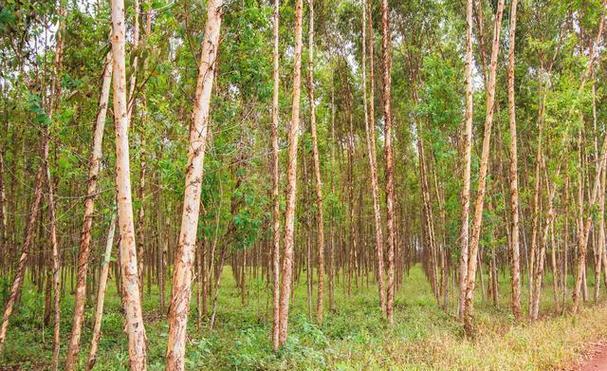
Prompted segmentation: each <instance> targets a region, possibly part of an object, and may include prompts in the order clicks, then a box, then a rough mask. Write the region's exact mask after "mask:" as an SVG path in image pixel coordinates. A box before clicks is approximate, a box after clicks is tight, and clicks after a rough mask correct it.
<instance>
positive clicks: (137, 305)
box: [112, 0, 147, 370]
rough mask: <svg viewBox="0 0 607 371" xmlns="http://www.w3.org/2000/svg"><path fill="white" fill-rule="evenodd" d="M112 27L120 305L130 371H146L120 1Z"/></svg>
mask: <svg viewBox="0 0 607 371" xmlns="http://www.w3.org/2000/svg"><path fill="white" fill-rule="evenodd" d="M112 27H113V28H112V53H113V54H114V60H113V70H114V71H113V73H114V77H113V87H114V96H113V99H114V124H115V131H116V192H117V199H118V201H117V202H118V224H119V228H120V267H121V270H120V272H121V282H122V291H123V295H124V297H123V300H122V302H123V306H124V312H125V316H126V331H127V334H128V338H129V362H130V367H131V369H132V370H145V369H146V368H147V365H146V359H147V356H146V343H145V342H146V338H145V328H144V326H143V314H142V310H141V296H140V287H139V282H138V272H137V246H136V244H135V226H134V221H133V202H132V195H131V178H130V173H131V172H130V164H129V139H128V127H129V120H128V112H127V111H128V109H127V97H126V71H125V29H126V25H125V19H124V0H112Z"/></svg>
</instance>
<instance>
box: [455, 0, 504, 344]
mask: <svg viewBox="0 0 607 371" xmlns="http://www.w3.org/2000/svg"><path fill="white" fill-rule="evenodd" d="M503 12H504V0H499V3H498V6H497V13H496V15H495V25H494V28H493V45H492V48H491V65H490V71H489V80H488V84H487V107H486V116H485V128H484V133H483V148H482V153H481V163H480V170H479V180H478V190H477V196H476V202H475V205H474V219H473V224H472V239H471V240H470V246H469V253H470V256H469V259H468V272H467V274H466V295H465V298H464V328H465V330H466V333H467V334H468V335H472V333H473V324H472V321H473V318H472V316H473V297H474V285H475V283H476V282H475V281H476V269H477V259H478V245H479V241H480V234H481V224H482V221H483V207H484V201H485V192H486V187H487V172H488V170H489V155H490V150H491V127H492V126H493V113H494V103H495V80H496V75H497V59H498V54H499V47H500V31H501V26H502V15H503Z"/></svg>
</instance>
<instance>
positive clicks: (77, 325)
mask: <svg viewBox="0 0 607 371" xmlns="http://www.w3.org/2000/svg"><path fill="white" fill-rule="evenodd" d="M111 82H112V53H111V52H109V53H108V55H107V57H106V62H105V66H104V69H103V82H102V84H101V96H100V97H99V111H98V112H97V119H96V122H95V132H94V136H93V150H92V153H91V159H90V162H89V174H88V188H87V194H86V198H85V200H84V217H83V222H82V232H81V233H80V249H79V252H78V274H77V277H78V278H77V283H76V294H75V296H74V317H73V320H72V334H71V336H70V340H69V345H68V350H67V356H66V360H65V369H66V370H68V371H69V370H73V369H74V368H75V364H76V362H77V357H78V352H79V350H80V336H81V333H82V323H83V321H84V305H85V303H86V279H87V275H88V263H89V255H90V246H91V227H92V224H93V213H94V212H95V199H96V198H97V178H98V177H99V167H100V164H101V158H102V149H103V148H102V144H103V131H104V127H105V118H106V114H107V106H108V100H109V96H110V86H111Z"/></svg>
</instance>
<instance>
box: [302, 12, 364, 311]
mask: <svg viewBox="0 0 607 371" xmlns="http://www.w3.org/2000/svg"><path fill="white" fill-rule="evenodd" d="M308 3H309V12H308V13H309V15H310V21H309V23H308V27H309V30H308V98H309V101H310V131H311V132H312V157H313V159H314V178H315V186H316V188H315V189H316V209H317V210H316V212H317V215H316V223H317V231H316V238H317V239H318V301H317V302H316V320H317V321H318V323H322V319H323V298H324V279H325V227H324V221H325V219H324V212H323V195H322V179H321V176H320V155H319V154H318V134H317V132H316V104H315V100H314V99H315V98H314V0H308ZM363 28H364V27H363ZM363 43H364V42H363Z"/></svg>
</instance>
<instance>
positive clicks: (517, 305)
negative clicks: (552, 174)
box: [508, 0, 521, 320]
mask: <svg viewBox="0 0 607 371" xmlns="http://www.w3.org/2000/svg"><path fill="white" fill-rule="evenodd" d="M517 4H518V0H512V4H511V7H510V38H509V40H510V46H509V48H510V49H509V52H508V113H509V118H510V120H509V123H510V215H511V223H512V225H511V233H510V235H511V241H510V259H511V274H512V314H513V315H514V318H515V319H516V320H519V319H520V318H521V272H520V247H519V236H520V234H519V220H518V217H519V211H518V151H517V143H516V141H517V139H516V102H515V99H514V49H515V40H516V7H517Z"/></svg>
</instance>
